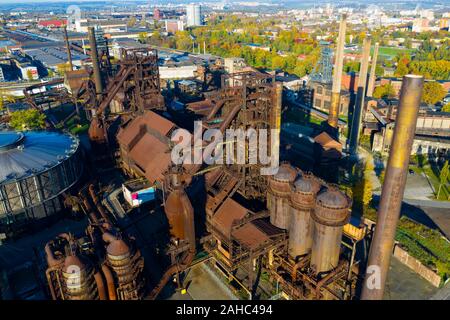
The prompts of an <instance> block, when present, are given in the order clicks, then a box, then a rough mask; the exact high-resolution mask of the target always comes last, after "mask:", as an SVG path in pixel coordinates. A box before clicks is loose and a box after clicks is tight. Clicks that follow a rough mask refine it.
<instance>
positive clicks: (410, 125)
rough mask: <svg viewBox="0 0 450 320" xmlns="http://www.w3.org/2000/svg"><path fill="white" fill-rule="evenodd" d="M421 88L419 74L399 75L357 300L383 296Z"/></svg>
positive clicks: (379, 298)
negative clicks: (398, 91) (375, 218)
mask: <svg viewBox="0 0 450 320" xmlns="http://www.w3.org/2000/svg"><path fill="white" fill-rule="evenodd" d="M422 90H423V76H416V75H406V76H405V77H403V83H402V89H401V94H400V104H399V106H398V115H397V120H396V123H395V129H394V135H393V138H392V144H391V150H390V152H389V160H388V164H387V169H386V177H385V179H384V183H383V189H382V193H381V199H380V205H379V208H378V222H377V225H376V227H375V234H374V237H373V240H372V244H371V247H370V254H369V261H368V263H367V270H366V276H365V279H364V286H363V291H362V296H361V299H363V300H381V299H383V294H384V287H385V285H386V276H387V273H388V271H389V264H390V261H391V255H392V250H393V247H394V237H395V231H396V229H397V224H398V220H399V217H400V208H401V205H402V199H403V193H404V191H405V183H406V176H407V170H408V163H409V157H410V155H411V148H412V144H413V140H414V133H415V130H416V122H417V115H418V112H419V104H420V99H421V97H422Z"/></svg>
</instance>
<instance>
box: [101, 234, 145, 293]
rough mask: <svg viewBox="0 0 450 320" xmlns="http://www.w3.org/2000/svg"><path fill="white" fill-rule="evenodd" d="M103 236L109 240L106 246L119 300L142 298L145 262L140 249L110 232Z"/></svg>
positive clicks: (107, 257)
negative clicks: (133, 247)
mask: <svg viewBox="0 0 450 320" xmlns="http://www.w3.org/2000/svg"><path fill="white" fill-rule="evenodd" d="M103 238H104V240H105V241H107V242H109V243H108V246H107V247H106V259H107V262H108V265H109V266H110V267H111V269H112V271H113V274H114V276H115V279H116V280H117V284H118V289H117V291H118V298H119V300H137V299H141V298H142V294H143V288H144V281H143V279H142V268H143V265H144V262H143V258H142V257H141V254H140V252H139V250H132V248H131V247H130V246H129V245H128V244H127V243H125V241H124V240H122V239H118V238H116V237H114V236H112V235H110V234H108V233H106V234H104V235H103Z"/></svg>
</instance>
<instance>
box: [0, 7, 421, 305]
mask: <svg viewBox="0 0 450 320" xmlns="http://www.w3.org/2000/svg"><path fill="white" fill-rule="evenodd" d="M190 10H191V11H189V19H190V20H189V25H193V26H195V25H201V24H202V21H201V20H200V9H199V8H198V6H192V7H191V8H190ZM346 26H347V17H346V15H345V14H343V15H342V18H341V21H340V26H339V37H338V39H337V41H336V45H335V48H333V49H332V48H331V46H330V43H325V42H324V43H321V45H322V55H321V58H320V62H319V64H318V65H317V66H316V68H315V69H314V72H313V75H312V76H311V81H310V82H308V83H303V84H302V85H301V88H299V90H298V92H299V95H300V96H301V97H300V99H303V101H307V102H308V101H309V103H310V106H311V105H312V106H314V105H315V104H316V102H315V101H317V99H319V97H320V99H326V101H328V102H329V103H328V105H329V108H328V114H327V119H326V120H325V121H323V123H322V124H321V129H320V130H319V131H317V130H316V131H315V132H314V134H313V133H312V132H310V133H309V135H308V134H305V135H302V136H301V138H302V139H305V141H308V143H310V144H311V145H312V144H314V148H313V147H311V148H310V149H307V143H305V144H303V145H300V146H295V145H294V144H291V145H289V146H288V145H287V144H286V143H284V142H285V140H284V139H286V136H285V135H284V134H285V133H283V132H284V131H283V128H285V127H284V125H285V122H286V119H285V116H284V114H285V112H286V111H287V110H289V109H292V108H295V106H294V107H293V105H292V104H290V103H288V102H289V101H288V100H289V98H288V97H287V94H286V92H285V88H284V86H283V83H282V82H280V81H278V79H277V76H276V75H274V74H270V73H265V72H262V71H258V70H256V69H253V70H241V71H239V72H232V73H230V72H227V70H226V69H227V68H226V66H225V63H224V62H223V61H221V59H217V61H215V63H214V64H206V63H205V64H204V65H203V66H202V68H201V72H195V75H196V78H195V79H193V80H190V81H192V83H193V84H195V85H196V88H195V89H192V90H193V91H189V90H191V89H188V88H191V87H192V86H191V85H192V83H189V82H187V81H186V82H183V83H180V82H176V81H173V80H167V79H165V80H163V79H161V76H160V67H159V66H160V64H161V58H160V56H159V51H158V49H156V48H152V47H150V46H144V45H142V46H139V47H138V48H121V50H120V54H119V56H118V59H116V58H115V59H113V58H112V56H111V55H110V52H109V50H110V48H111V46H110V44H108V41H109V39H105V38H102V37H101V35H100V36H99V32H98V30H96V29H95V28H94V27H89V28H88V34H89V52H87V54H88V55H89V57H90V60H91V66H86V67H85V68H84V69H80V70H76V69H75V67H74V64H73V63H72V61H71V59H72V58H71V54H70V52H71V48H72V47H73V45H72V44H71V43H70V41H69V39H68V36H67V30H65V45H66V47H67V53H68V54H67V59H68V65H69V66H70V70H68V71H67V72H66V75H65V79H64V81H61V80H60V81H59V82H57V83H52V84H51V89H47V90H38V89H39V88H42V87H45V86H47V87H48V88H50V85H49V84H45V83H42V84H34V85H33V86H30V87H28V88H26V89H25V90H24V96H25V100H26V101H27V102H26V103H28V105H29V106H30V107H31V108H32V109H35V110H39V112H45V111H47V110H50V109H55V108H56V107H57V106H59V105H65V104H73V106H74V109H73V114H77V116H78V117H80V118H85V119H86V121H87V122H88V125H89V129H88V130H87V135H86V136H85V138H84V140H82V139H81V138H78V137H76V136H75V135H72V134H70V133H67V132H65V131H63V130H61V126H60V125H59V124H58V123H57V122H55V121H54V118H53V117H47V118H46V120H45V121H46V124H45V126H46V128H45V129H44V130H37V131H25V130H24V131H23V132H19V131H5V132H3V131H2V132H0V203H1V206H0V235H2V238H1V240H0V241H2V242H4V243H5V244H7V243H8V242H9V241H16V240H19V239H21V238H23V237H26V236H30V237H33V234H36V233H39V231H41V230H44V228H49V229H45V230H53V229H51V228H52V227H51V226H53V225H55V224H57V223H61V221H65V220H63V219H68V218H69V219H74V220H76V221H77V227H76V228H71V227H70V226H68V225H67V226H65V227H64V228H62V229H61V230H64V231H62V232H58V233H54V232H53V231H45V233H46V235H45V237H43V238H42V239H43V240H42V241H40V242H39V245H35V244H34V245H33V246H34V251H35V252H34V254H35V257H36V258H34V260H33V263H35V267H33V268H34V269H33V270H35V274H36V279H37V280H36V283H38V285H37V286H38V287H39V290H41V291H42V292H43V298H45V299H53V300H143V299H145V300H154V299H166V298H167V297H168V296H170V294H173V293H174V292H177V293H180V294H181V295H183V294H185V293H186V290H189V284H190V282H191V281H188V280H187V278H188V277H189V276H191V275H190V273H189V270H191V269H192V268H194V267H195V266H198V265H200V264H204V265H206V268H208V270H210V271H208V272H213V273H214V274H215V275H216V276H217V277H218V278H219V279H221V280H222V281H223V283H224V284H226V285H227V286H230V287H232V288H233V290H234V292H237V293H238V296H239V298H242V299H249V300H253V299H286V300H357V299H382V298H383V290H384V287H385V284H386V276H387V274H388V272H389V261H390V257H391V255H392V250H393V247H394V236H395V230H396V226H397V223H398V220H399V215H400V206H401V202H402V198H403V191H404V188H405V183H406V175H407V168H408V160H409V155H410V152H411V148H412V143H413V139H414V132H415V126H416V121H417V116H418V107H419V104H420V96H421V92H422V86H423V77H421V76H411V75H407V76H405V77H404V78H403V85H402V89H401V97H400V102H399V104H400V105H399V111H398V114H397V116H396V119H397V120H396V125H395V129H394V132H393V138H392V142H391V144H390V156H389V160H388V166H387V171H386V175H385V178H384V184H383V189H382V193H381V199H380V204H379V208H378V222H377V223H376V224H375V223H371V222H369V221H368V220H367V219H365V218H364V217H362V216H361V215H358V214H356V213H355V212H353V210H352V208H353V207H354V206H353V197H354V195H353V194H352V193H351V192H349V190H348V189H346V188H343V187H342V181H343V180H345V177H346V173H347V176H348V172H351V171H352V170H354V167H355V166H356V165H357V164H358V162H359V161H361V157H360V156H359V153H360V151H358V146H359V140H360V132H361V131H362V124H363V119H364V115H365V112H366V111H367V109H368V107H367V105H368V102H369V101H370V100H371V92H373V88H371V87H373V86H374V81H375V80H374V77H375V64H376V59H377V57H376V54H377V50H375V53H374V55H373V56H372V57H371V50H370V49H371V40H370V38H366V39H365V40H364V44H363V54H362V60H361V71H360V77H359V80H358V85H357V86H358V89H357V94H356V99H355V102H354V110H353V115H352V117H353V118H352V119H349V122H350V124H351V125H350V126H348V128H347V129H348V130H349V139H348V141H345V140H343V139H342V132H343V130H344V129H345V128H346V127H347V123H343V122H342V119H340V114H342V113H343V111H344V110H345V108H346V107H345V106H344V105H345V103H344V102H345V101H346V100H345V99H346V96H345V94H346V93H345V92H343V91H342V89H341V79H342V72H343V55H344V44H345V38H346ZM100 40H101V41H102V42H101V43H100ZM333 52H334V53H333ZM370 61H371V62H370ZM227 63H230V60H227ZM231 64H232V67H233V68H232V69H234V67H236V68H237V69H239V67H238V66H236V65H235V61H231ZM371 64H372V68H370V65H371ZM333 69H334V71H333ZM366 92H367V93H366ZM193 97H194V98H193ZM180 105H182V106H183V107H179V106H180ZM304 106H307V104H305V105H304ZM291 111H292V110H291ZM294 112H298V111H295V109H294ZM197 122H201V127H200V129H199V130H197V131H196V130H194V128H195V126H196V123H197ZM291 128H292V127H291ZM197 129H198V128H197ZM211 129H215V130H216V131H215V132H217V134H220V135H221V136H225V135H226V134H227V132H229V131H230V130H234V132H235V131H237V130H242V131H244V132H249V130H254V131H255V132H260V131H261V130H266V131H267V132H268V133H269V135H268V137H267V138H268V141H269V144H268V146H267V148H266V149H267V150H265V153H266V155H267V154H268V155H270V156H271V157H272V158H273V159H276V164H277V166H276V170H274V171H273V172H272V173H271V174H262V172H263V171H262V170H264V169H267V168H268V167H269V164H265V163H259V162H258V161H253V160H254V159H253V157H256V153H255V152H252V146H251V142H250V141H249V140H250V137H246V138H248V139H245V138H244V140H239V139H238V137H234V138H233V139H232V140H231V144H230V142H229V141H227V142H218V141H217V140H216V138H215V139H212V138H211V139H209V141H208V142H209V143H207V141H206V139H205V138H204V134H205V132H208V130H211ZM180 130H184V131H183V132H187V133H188V135H187V136H188V139H187V140H188V141H183V142H185V143H189V144H190V145H192V146H194V148H193V153H195V152H196V150H199V151H200V152H209V153H210V154H213V153H214V150H216V153H215V156H216V157H218V158H220V157H223V158H225V157H227V156H230V154H231V157H238V156H237V155H236V153H237V152H238V149H239V147H240V146H241V145H243V146H244V148H243V149H244V150H245V152H244V153H243V155H242V156H243V158H244V160H245V161H243V163H241V162H237V161H235V162H226V161H225V162H222V163H215V164H212V165H210V164H207V163H205V162H204V161H201V162H200V163H197V162H194V161H185V162H183V163H174V161H173V157H172V155H173V150H174V148H175V147H176V145H177V143H179V142H180V141H179V140H176V139H174V135H175V133H176V132H179V131H180ZM280 132H281V136H282V137H281V138H280ZM294 137H295V138H297V137H299V135H298V134H294ZM183 140H184V138H183ZM226 144H228V145H227V146H226V147H225V148H226V152H225V153H224V154H223V155H220V154H219V156H217V150H218V149H219V147H222V145H226ZM300 144H301V143H300ZM261 145H262V144H261V141H260V142H259V143H258V144H257V146H258V148H262V147H261ZM296 148H300V149H296ZM301 148H305V149H301ZM295 150H297V151H295ZM299 150H300V151H299ZM302 150H303V151H302ZM305 150H306V151H305ZM294 152H298V154H299V157H297V156H293V155H294V154H295V153H294ZM301 157H309V159H311V161H312V164H311V165H310V166H306V165H305V163H302V160H301V159H302V158H301ZM80 223H81V224H80ZM144 226H146V227H145V228H147V227H148V228H147V229H144ZM52 232H53V233H52ZM371 266H378V267H379V270H380V277H381V280H380V282H381V286H380V287H377V288H376V289H371V287H370V286H369V285H368V284H367V281H369V280H368V279H369V277H370V275H372V273H371V272H372V271H373V269H371ZM5 275H6V276H5V278H6V283H8V281H9V280H8V272H7V271H6V272H5ZM263 277H264V281H262V278H263ZM0 284H1V283H0ZM0 288H1V289H2V290H1V291H0V293H1V297H5V298H6V297H12V298H18V297H20V295H19V294H18V293H17V292H14V286H13V285H3V286H1V287H0ZM5 288H6V289H5Z"/></svg>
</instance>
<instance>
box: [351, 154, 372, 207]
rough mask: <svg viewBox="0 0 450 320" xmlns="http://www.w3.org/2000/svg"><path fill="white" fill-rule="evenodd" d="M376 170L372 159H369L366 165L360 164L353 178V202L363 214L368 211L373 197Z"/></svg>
mask: <svg viewBox="0 0 450 320" xmlns="http://www.w3.org/2000/svg"><path fill="white" fill-rule="evenodd" d="M373 170H374V167H373V163H372V159H369V158H367V159H366V161H365V163H364V164H358V165H357V167H356V168H355V174H354V177H353V180H354V183H353V201H354V205H355V209H356V210H358V211H360V212H361V213H362V214H364V212H366V211H367V208H368V207H369V205H370V203H371V201H372V197H373V192H372V189H373V185H372V181H371V179H372V172H373Z"/></svg>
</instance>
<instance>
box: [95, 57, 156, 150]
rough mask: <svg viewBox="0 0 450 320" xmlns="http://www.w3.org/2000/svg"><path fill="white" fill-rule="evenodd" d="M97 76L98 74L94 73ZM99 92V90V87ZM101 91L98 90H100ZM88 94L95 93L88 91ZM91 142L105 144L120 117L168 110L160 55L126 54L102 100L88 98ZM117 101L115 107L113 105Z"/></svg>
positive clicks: (109, 81) (109, 82)
mask: <svg viewBox="0 0 450 320" xmlns="http://www.w3.org/2000/svg"><path fill="white" fill-rule="evenodd" d="M94 74H95V71H94ZM95 88H97V86H95ZM97 91H98V90H97ZM87 92H92V91H90V90H87ZM88 101H90V102H91V103H92V102H93V104H91V105H88V110H89V112H90V118H92V120H91V125H90V127H89V137H90V139H91V141H93V142H97V143H105V142H107V139H108V134H107V132H108V122H109V120H110V119H115V117H117V116H123V117H125V116H126V115H128V116H133V115H134V116H135V115H138V114H142V113H143V112H145V111H146V110H151V109H162V108H164V98H163V97H162V95H161V92H160V83H159V69H158V55H157V52H156V50H152V49H131V50H125V51H123V52H122V59H121V60H120V62H119V71H118V72H117V74H116V75H115V76H114V77H113V78H112V79H109V80H108V84H107V86H106V88H105V91H104V93H103V94H102V95H101V97H100V98H99V99H93V98H92V97H88ZM113 101H114V103H113V104H114V107H115V108H113V109H112V108H111V107H110V106H111V103H112V102H113Z"/></svg>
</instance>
